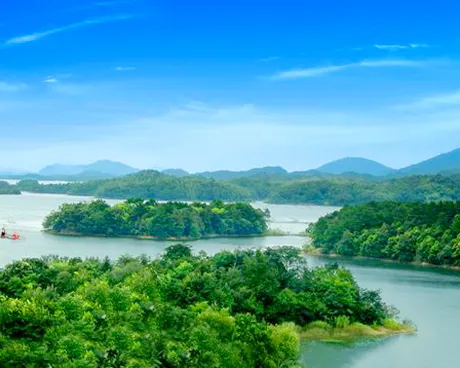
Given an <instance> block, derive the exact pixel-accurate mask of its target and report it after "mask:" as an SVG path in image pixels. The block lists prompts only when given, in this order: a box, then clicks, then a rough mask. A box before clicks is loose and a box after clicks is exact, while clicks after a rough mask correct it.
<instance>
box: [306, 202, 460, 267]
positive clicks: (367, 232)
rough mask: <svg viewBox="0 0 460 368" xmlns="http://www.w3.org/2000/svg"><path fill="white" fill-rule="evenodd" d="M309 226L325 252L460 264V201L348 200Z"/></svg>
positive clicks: (317, 242) (314, 238)
mask: <svg viewBox="0 0 460 368" xmlns="http://www.w3.org/2000/svg"><path fill="white" fill-rule="evenodd" d="M308 232H309V233H310V235H311V236H312V238H313V245H314V246H315V247H318V248H320V249H322V250H323V251H324V252H326V253H336V254H340V255H344V256H367V257H375V258H388V259H393V260H398V261H402V262H427V263H431V264H435V265H455V266H460V202H439V203H398V202H380V203H378V202H373V203H368V204H364V205H359V206H346V207H344V208H342V209H341V210H340V211H338V212H335V213H333V214H330V215H328V216H325V217H323V218H321V219H320V220H319V221H318V222H317V223H316V224H314V225H312V226H311V227H310V228H309V229H308Z"/></svg>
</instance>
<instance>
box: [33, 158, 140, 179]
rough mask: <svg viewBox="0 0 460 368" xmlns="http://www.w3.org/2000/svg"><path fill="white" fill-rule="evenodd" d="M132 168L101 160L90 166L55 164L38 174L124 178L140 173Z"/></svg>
mask: <svg viewBox="0 0 460 368" xmlns="http://www.w3.org/2000/svg"><path fill="white" fill-rule="evenodd" d="M138 171H139V170H138V169H135V168H133V167H131V166H128V165H125V164H123V163H121V162H116V161H110V160H101V161H96V162H94V163H92V164H88V165H63V164H54V165H49V166H46V167H44V168H43V169H41V170H40V171H39V172H38V175H40V176H45V177H46V176H74V175H78V176H88V177H97V176H98V175H99V176H113V177H116V176H124V175H129V174H134V173H136V172H138Z"/></svg>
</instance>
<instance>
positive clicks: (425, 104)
mask: <svg viewBox="0 0 460 368" xmlns="http://www.w3.org/2000/svg"><path fill="white" fill-rule="evenodd" d="M459 106H460V90H456V91H452V92H449V93H441V94H437V95H433V96H428V97H422V98H420V99H418V100H416V101H414V102H411V103H408V104H405V105H398V106H395V108H396V109H397V110H431V109H439V108H441V109H444V108H447V107H456V108H457V107H459Z"/></svg>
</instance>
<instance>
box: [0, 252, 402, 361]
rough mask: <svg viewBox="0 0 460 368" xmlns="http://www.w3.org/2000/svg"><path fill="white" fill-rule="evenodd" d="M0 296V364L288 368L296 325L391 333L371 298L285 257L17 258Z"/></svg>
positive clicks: (386, 312)
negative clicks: (384, 327)
mask: <svg viewBox="0 0 460 368" xmlns="http://www.w3.org/2000/svg"><path fill="white" fill-rule="evenodd" d="M0 293H1V295H2V296H1V298H0V330H1V334H0V366H1V367H24V362H27V364H28V365H27V366H28V367H139V368H147V367H189V368H204V367H228V368H230V367H238V368H274V367H284V368H291V367H292V368H294V367H298V366H299V363H298V356H299V348H300V344H299V327H302V328H303V329H305V330H307V329H309V328H310V326H311V329H312V330H314V331H318V329H319V328H322V329H323V330H326V329H327V331H329V330H332V329H333V327H334V326H341V327H344V326H345V325H348V324H349V323H352V324H351V325H350V329H353V331H358V330H363V329H364V328H367V329H368V330H370V331H374V329H375V328H376V327H375V326H379V325H390V327H391V328H393V326H394V325H395V324H394V323H392V322H391V321H390V322H389V323H388V322H387V321H388V317H391V316H392V315H391V309H390V308H387V306H386V305H385V304H384V303H383V302H382V301H381V298H380V295H379V293H378V292H374V291H369V290H365V289H362V288H360V287H359V285H358V284H357V283H356V281H355V280H354V278H353V276H352V274H351V273H350V272H349V271H347V270H345V269H342V268H337V267H331V266H329V267H321V268H314V269H311V268H308V267H307V265H306V264H305V261H304V258H303V257H302V256H301V255H300V254H299V250H298V249H295V248H279V249H267V250H265V251H251V250H246V251H235V252H228V251H227V252H222V253H218V254H216V255H214V256H212V257H208V256H204V255H202V254H200V255H197V256H195V255H192V253H191V250H190V248H188V247H186V246H184V245H174V246H171V247H169V248H167V249H166V252H165V254H164V255H163V256H162V257H161V259H155V260H150V259H148V258H146V257H140V258H130V257H122V258H120V259H119V260H118V261H117V262H110V261H109V260H107V259H106V260H105V261H103V260H97V259H89V260H85V261H83V260H81V259H78V258H72V259H59V258H52V257H50V258H47V259H25V260H21V261H16V262H15V263H13V264H11V265H8V266H7V267H5V268H4V269H2V270H0ZM363 324H365V325H368V326H364V325H363ZM369 326H373V327H369Z"/></svg>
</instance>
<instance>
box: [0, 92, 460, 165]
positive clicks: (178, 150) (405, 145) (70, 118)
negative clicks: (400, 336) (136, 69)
mask: <svg viewBox="0 0 460 368" xmlns="http://www.w3.org/2000/svg"><path fill="white" fill-rule="evenodd" d="M59 85H60V83H57V84H56V85H52V86H50V87H54V86H59ZM82 102H83V101H82V100H81V99H78V100H76V101H75V102H74V103H71V101H70V100H69V101H68V103H66V104H64V105H62V106H61V105H57V106H56V103H55V102H54V101H49V104H50V106H53V107H54V108H55V109H56V108H59V109H60V111H59V112H55V114H54V115H52V116H46V117H42V118H46V122H47V124H50V125H49V128H46V129H44V128H43V126H46V125H39V129H38V125H37V130H35V131H34V130H33V129H34V128H33V127H31V128H29V130H27V129H24V127H21V125H20V120H17V119H20V118H18V113H17V112H11V115H10V118H8V120H7V121H9V122H10V124H8V125H5V126H6V128H7V129H9V131H8V132H7V133H5V134H8V135H12V136H15V135H18V134H21V137H22V139H21V141H20V142H19V143H18V142H17V141H11V142H9V141H7V142H4V144H3V146H1V147H0V156H1V157H3V159H4V161H7V162H11V164H12V165H14V166H18V167H25V168H31V169H32V168H33V167H35V166H37V167H39V166H44V165H46V164H48V163H50V162H56V161H61V158H62V157H66V160H69V161H73V162H90V161H94V160H97V159H101V158H109V159H114V160H119V161H125V162H128V163H131V164H132V165H133V166H137V167H140V168H148V167H153V166H162V167H182V168H184V169H188V170H190V171H204V170H214V169H236V170H237V169H245V168H250V167H260V166H266V165H282V166H284V167H286V168H287V169H288V170H302V169H310V168H314V167H317V166H319V165H320V164H322V163H324V162H326V161H328V160H332V159H335V158H337V157H343V156H365V157H369V158H373V159H378V160H380V161H382V162H384V163H385V164H388V165H390V166H395V167H398V166H404V165H406V164H410V163H412V162H413V161H416V160H417V159H418V157H420V158H425V157H426V156H429V155H431V154H432V153H433V154H434V153H436V152H435V151H438V150H448V149H450V147H451V146H452V145H455V144H458V141H457V138H456V137H458V135H459V134H460V118H459V116H460V114H459V113H458V112H459V111H458V110H460V109H457V111H453V112H451V113H449V114H439V113H438V112H431V111H428V112H427V113H423V114H416V113H412V112H410V113H401V112H400V111H394V110H391V111H389V110H385V109H379V108H375V109H372V111H366V110H363V109H357V110H354V111H352V110H350V111H340V110H335V111H334V110H332V111H330V110H312V109H308V108H302V109H299V110H292V109H281V110H277V109H272V108H260V107H257V106H253V105H250V104H242V105H237V106H224V107H219V106H217V107H216V106H213V105H209V104H205V103H202V102H192V103H189V104H187V105H185V106H180V107H177V108H175V109H172V110H170V111H167V112H163V113H150V114H148V115H140V114H138V113H137V112H132V113H131V115H129V116H119V114H118V113H117V112H114V111H113V110H112V109H110V111H111V112H110V115H107V116H103V115H101V114H99V113H98V111H93V109H94V106H91V107H90V106H89V105H85V107H86V108H85V109H81V105H82ZM37 108H39V109H41V110H35V109H23V110H24V112H23V113H24V114H27V116H23V117H22V119H24V118H26V119H28V117H30V118H32V119H33V117H34V116H40V114H39V113H38V112H39V111H44V112H45V113H47V111H49V110H52V109H51V108H49V107H48V105H47V106H43V104H38V106H37ZM72 109H80V111H81V113H77V114H74V113H71V111H73V110H72ZM63 111H65V112H66V113H65V114H64V113H62V112H63ZM21 114H22V113H21ZM19 115H20V114H19ZM2 119H3V117H2ZM3 120H5V119H3ZM3 120H2V121H3ZM31 129H32V130H31ZM22 132H24V133H22ZM49 132H52V133H53V134H50V133H49ZM152 139H154V141H155V144H152ZM171 142H174V144H171ZM430 142H432V144H430ZM120 147H123V150H120ZM422 148H423V149H422ZM209 152H212V154H211V155H210V154H209ZM407 152H411V155H407V154H405V153H407Z"/></svg>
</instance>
